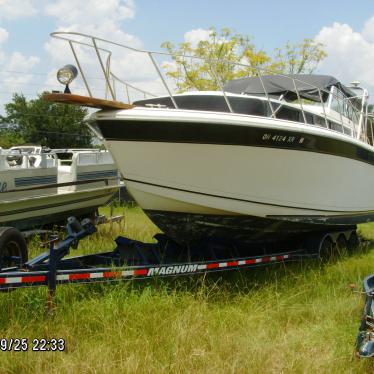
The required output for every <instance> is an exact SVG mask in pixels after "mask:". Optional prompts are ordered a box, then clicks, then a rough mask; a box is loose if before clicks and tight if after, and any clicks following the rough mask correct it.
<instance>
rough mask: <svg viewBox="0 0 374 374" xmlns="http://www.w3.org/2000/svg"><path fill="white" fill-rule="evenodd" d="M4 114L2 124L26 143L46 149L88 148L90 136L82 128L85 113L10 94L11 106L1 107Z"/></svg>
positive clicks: (69, 107) (79, 109)
mask: <svg viewBox="0 0 374 374" xmlns="http://www.w3.org/2000/svg"><path fill="white" fill-rule="evenodd" d="M5 112H6V116H4V117H3V122H6V123H8V124H10V125H11V127H12V128H13V129H14V131H15V133H16V134H17V135H18V136H19V137H20V138H22V139H23V140H24V142H26V143H33V144H40V145H44V146H48V147H50V148H73V147H89V146H91V140H92V137H91V133H90V131H89V129H88V128H87V126H85V125H84V124H83V118H84V116H85V115H86V114H87V109H83V108H81V107H79V106H72V105H64V104H55V103H50V102H47V101H45V100H43V98H42V94H41V95H39V96H38V98H37V99H34V100H30V101H27V100H26V98H25V97H24V96H23V95H22V94H14V95H13V99H12V102H10V103H8V104H5ZM18 144H19V143H18ZM12 145H14V144H12Z"/></svg>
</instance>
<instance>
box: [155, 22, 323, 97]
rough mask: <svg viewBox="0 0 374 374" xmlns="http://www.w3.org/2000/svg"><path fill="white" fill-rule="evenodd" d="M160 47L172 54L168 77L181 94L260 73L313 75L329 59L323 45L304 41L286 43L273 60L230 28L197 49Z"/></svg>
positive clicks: (183, 45)
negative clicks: (325, 59) (321, 62)
mask: <svg viewBox="0 0 374 374" xmlns="http://www.w3.org/2000/svg"><path fill="white" fill-rule="evenodd" d="M161 47H162V48H164V49H166V50H167V51H168V52H169V53H170V54H172V60H173V63H172V64H169V65H167V69H168V71H167V75H168V76H169V77H170V78H172V79H173V80H174V81H175V83H176V86H177V89H178V90H179V91H186V90H189V89H196V90H216V89H220V86H221V85H223V84H225V83H226V82H227V81H229V80H232V79H237V78H243V77H247V76H257V75H258V74H259V72H261V74H272V73H274V72H275V73H289V74H294V73H303V72H307V73H311V72H313V70H314V69H315V68H316V67H317V65H318V63H319V62H320V61H321V60H322V59H323V58H324V57H326V53H325V52H324V51H323V49H322V44H321V43H316V42H314V41H313V40H312V39H304V41H303V42H302V43H300V44H296V45H292V44H290V43H287V44H286V46H285V47H284V48H283V49H276V51H275V52H276V53H275V57H273V58H272V57H270V56H269V55H268V54H267V53H266V52H265V51H263V50H257V49H256V47H255V45H254V44H253V43H251V38H250V37H249V36H243V35H240V34H234V33H232V31H231V30H230V29H227V28H224V29H222V30H221V31H220V32H217V30H216V29H214V28H211V29H210V37H209V39H208V40H201V41H200V42H199V43H198V44H197V46H194V45H192V44H191V43H189V42H184V43H181V44H179V46H178V47H175V46H174V45H173V44H172V43H170V42H164V43H163V44H162V45H161ZM190 56H193V57H190Z"/></svg>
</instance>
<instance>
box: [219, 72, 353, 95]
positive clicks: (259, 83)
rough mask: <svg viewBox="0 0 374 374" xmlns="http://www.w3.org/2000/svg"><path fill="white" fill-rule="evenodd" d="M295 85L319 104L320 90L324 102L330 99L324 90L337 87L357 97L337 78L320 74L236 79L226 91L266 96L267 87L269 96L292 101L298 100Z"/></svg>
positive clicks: (346, 93)
mask: <svg viewBox="0 0 374 374" xmlns="http://www.w3.org/2000/svg"><path fill="white" fill-rule="evenodd" d="M292 78H294V79H292ZM295 85H296V89H297V91H298V92H299V95H300V97H302V98H304V99H308V100H313V101H318V102H320V101H321V99H320V95H319V91H318V88H319V89H320V90H321V94H322V98H323V101H326V100H327V98H328V93H327V92H324V91H323V90H325V91H329V90H330V88H331V86H337V87H338V88H339V89H340V90H341V91H343V92H344V94H345V95H346V96H348V97H352V96H355V94H354V92H352V91H351V90H350V89H349V88H347V87H345V86H344V85H343V84H341V83H340V82H339V81H338V80H337V79H336V78H334V77H332V76H330V75H318V74H289V75H276V74H275V75H263V76H261V79H260V77H247V78H241V79H235V80H232V81H229V82H227V83H226V84H225V86H224V90H225V91H226V92H231V93H236V94H247V95H265V92H264V87H265V90H266V92H267V94H268V95H270V96H280V95H284V99H286V100H289V101H292V100H296V99H297V94H296V89H295ZM316 87H317V88H316Z"/></svg>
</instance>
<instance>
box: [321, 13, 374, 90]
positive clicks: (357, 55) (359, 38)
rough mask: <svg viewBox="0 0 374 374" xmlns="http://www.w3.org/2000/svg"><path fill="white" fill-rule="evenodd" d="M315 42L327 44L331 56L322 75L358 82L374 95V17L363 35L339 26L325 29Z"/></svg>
mask: <svg viewBox="0 0 374 374" xmlns="http://www.w3.org/2000/svg"><path fill="white" fill-rule="evenodd" d="M315 40H316V41H318V42H321V43H323V44H324V49H325V51H326V52H327V57H326V58H325V59H324V60H323V61H322V62H321V63H320V66H319V69H318V70H319V71H320V72H323V73H325V74H331V75H334V76H335V77H336V78H338V79H340V80H341V81H343V82H344V83H349V82H351V81H354V80H358V81H360V82H361V85H362V86H363V87H366V88H368V89H369V92H370V91H371V92H372V93H373V94H374V64H373V61H374V17H372V18H370V19H369V20H368V21H367V22H366V23H365V25H364V28H363V30H362V31H361V32H357V31H354V30H353V29H352V28H351V27H350V26H349V25H347V24H342V23H338V22H335V23H334V24H333V25H332V26H328V27H323V28H322V29H321V30H320V32H319V33H318V35H317V36H316V38H315Z"/></svg>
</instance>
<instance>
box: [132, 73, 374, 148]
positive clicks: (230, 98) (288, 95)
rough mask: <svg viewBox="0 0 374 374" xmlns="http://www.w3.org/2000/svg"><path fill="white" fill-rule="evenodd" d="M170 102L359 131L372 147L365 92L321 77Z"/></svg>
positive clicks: (157, 103) (157, 102)
mask: <svg viewBox="0 0 374 374" xmlns="http://www.w3.org/2000/svg"><path fill="white" fill-rule="evenodd" d="M173 100H174V102H175V103H176V105H177V107H178V109H187V110H202V111H215V112H232V113H236V114H245V115H252V116H261V117H272V118H276V119H282V120H286V121H292V122H298V123H300V122H301V123H304V124H308V125H315V126H320V127H325V128H328V129H330V130H334V131H338V132H340V133H343V134H346V135H349V136H355V137H356V136H357V133H359V132H360V133H361V137H363V136H366V138H367V139H366V140H367V141H368V142H370V143H371V144H372V143H373V135H372V132H371V129H366V121H365V113H366V111H367V94H366V90H363V89H361V88H360V87H358V86H356V87H349V88H348V87H346V86H344V85H343V84H341V83H340V82H339V81H338V80H337V79H335V78H334V77H331V76H327V75H312V74H295V75H289V76H286V75H264V76H261V77H248V78H242V79H236V80H233V81H230V82H228V83H226V85H225V86H224V90H223V91H197V92H185V93H182V94H176V95H173ZM133 104H134V105H137V106H146V107H156V108H157V107H160V108H165V107H166V108H175V105H174V103H173V101H172V98H171V97H170V96H162V97H156V98H150V99H144V100H138V101H135V102H134V103H133ZM360 128H361V131H360ZM368 132H369V134H368ZM364 134H365V135H364ZM367 135H370V136H367Z"/></svg>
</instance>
